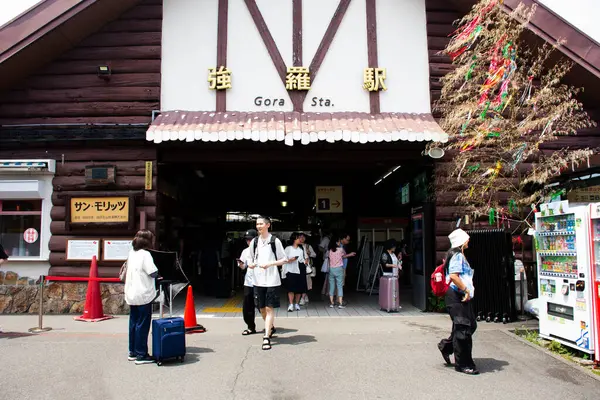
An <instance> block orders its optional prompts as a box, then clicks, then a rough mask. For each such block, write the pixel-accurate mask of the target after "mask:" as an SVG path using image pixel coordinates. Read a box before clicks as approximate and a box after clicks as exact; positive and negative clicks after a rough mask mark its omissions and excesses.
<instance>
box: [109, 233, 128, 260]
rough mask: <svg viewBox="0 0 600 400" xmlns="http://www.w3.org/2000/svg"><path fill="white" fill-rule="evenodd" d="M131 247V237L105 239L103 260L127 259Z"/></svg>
mask: <svg viewBox="0 0 600 400" xmlns="http://www.w3.org/2000/svg"><path fill="white" fill-rule="evenodd" d="M131 249H132V247H131V239H123V238H121V239H103V240H102V261H126V260H127V257H128V256H129V252H130V251H131Z"/></svg>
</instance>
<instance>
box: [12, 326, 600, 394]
mask: <svg viewBox="0 0 600 400" xmlns="http://www.w3.org/2000/svg"><path fill="white" fill-rule="evenodd" d="M44 321H45V322H44V325H45V326H52V327H53V328H54V330H53V331H52V332H50V333H46V334H40V335H27V334H25V333H24V332H26V331H27V328H30V327H32V326H36V325H37V319H36V318H35V317H33V316H6V315H5V316H0V323H1V325H2V327H3V330H4V332H5V333H4V334H0V355H1V357H2V362H1V363H0V371H1V372H0V383H1V385H0V399H7V400H8V399H11V400H12V399H60V400H69V399H78V400H83V399H102V400H107V399H128V400H135V399H157V398H178V399H202V398H206V399H211V400H213V399H214V400H217V399H245V400H246V399H289V400H300V399H379V398H381V399H442V398H451V397H464V398H470V399H477V398H482V397H484V398H486V399H529V398H544V399H563V398H571V399H597V398H598V396H599V395H598V393H600V382H599V381H597V380H595V379H593V378H590V377H589V376H588V375H586V374H584V373H582V372H580V371H579V370H577V369H575V368H572V367H570V366H568V365H565V364H564V363H562V362H560V361H558V360H556V359H554V358H552V357H550V356H548V355H547V354H545V353H543V352H542V351H539V350H537V349H535V348H532V347H530V346H528V345H526V344H523V343H522V342H520V341H518V340H516V339H514V338H513V337H511V336H510V334H508V333H506V332H505V331H506V329H508V328H513V329H514V328H515V327H517V325H516V324H513V325H512V326H511V325H499V324H485V323H483V324H481V326H480V329H479V330H478V332H477V333H476V335H475V344H474V346H475V349H474V358H475V361H476V362H477V364H478V366H479V368H480V369H481V372H482V374H481V375H480V376H475V377H472V376H465V375H461V374H458V373H456V372H454V370H453V369H452V368H448V367H446V366H444V365H443V361H442V358H441V356H440V354H439V352H438V351H437V348H436V346H435V345H436V343H437V342H438V341H439V339H440V338H441V337H444V336H446V335H447V334H448V329H449V328H450V324H449V320H448V319H447V317H445V316H438V315H432V316H421V317H401V318H383V317H365V318H360V317H355V318H319V319H310V318H297V319H286V320H281V321H280V322H281V324H278V330H280V331H281V333H279V332H278V335H277V336H278V337H277V338H274V339H273V349H272V350H270V351H262V350H261V348H260V345H261V336H262V335H260V334H257V335H253V336H249V337H242V336H241V335H240V333H241V331H242V329H243V328H244V326H243V323H242V321H241V320H233V319H205V320H200V321H199V322H200V323H202V324H203V325H205V326H206V327H207V328H208V332H207V333H204V334H196V335H190V336H187V346H188V355H187V356H186V361H185V363H183V364H179V363H177V362H176V363H173V364H165V365H164V366H162V367H158V366H156V365H142V366H136V365H134V364H133V363H131V362H128V361H127V358H126V356H127V317H118V318H115V319H113V320H109V321H104V322H101V323H96V324H89V323H82V322H75V321H73V320H72V317H70V316H48V317H46V318H45V319H44ZM259 326H260V327H262V323H259Z"/></svg>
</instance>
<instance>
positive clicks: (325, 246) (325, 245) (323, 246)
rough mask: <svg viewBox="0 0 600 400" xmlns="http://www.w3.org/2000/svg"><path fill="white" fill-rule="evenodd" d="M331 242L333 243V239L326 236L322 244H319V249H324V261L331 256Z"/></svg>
mask: <svg viewBox="0 0 600 400" xmlns="http://www.w3.org/2000/svg"><path fill="white" fill-rule="evenodd" d="M329 242H331V239H329V236H325V237H324V238H323V239H321V243H319V247H320V248H321V249H324V250H323V260H327V257H328V254H329Z"/></svg>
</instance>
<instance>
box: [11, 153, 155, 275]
mask: <svg viewBox="0 0 600 400" xmlns="http://www.w3.org/2000/svg"><path fill="white" fill-rule="evenodd" d="M63 155H64V162H63ZM42 158H45V159H48V158H53V159H55V160H56V174H55V176H54V179H53V181H52V186H53V194H52V209H51V212H50V218H51V222H50V232H51V237H50V242H49V245H48V246H49V248H50V258H49V263H50V271H49V274H50V275H56V276H87V275H88V273H89V262H72V261H67V260H66V247H67V240H69V239H85V238H98V239H102V238H129V237H133V234H134V233H135V232H134V231H130V230H128V229H126V228H90V227H87V228H79V229H78V228H73V229H72V230H70V231H69V230H68V226H67V221H66V205H67V204H66V202H67V200H66V196H79V197H94V196H102V195H107V194H110V195H111V196H112V195H114V196H128V195H133V196H135V227H136V230H137V229H139V228H140V222H141V221H140V215H141V213H142V212H144V213H145V216H146V228H147V229H149V230H150V231H152V232H154V233H156V204H157V190H156V185H157V162H156V159H157V156H156V150H155V149H154V148H152V147H144V146H143V145H141V146H135V145H133V144H132V145H131V146H111V147H108V146H97V147H96V148H90V147H89V146H87V147H86V148H79V147H75V148H73V147H68V148H50V149H48V150H47V149H46V148H45V149H40V150H37V149H28V150H27V149H14V150H0V159H42ZM146 161H152V162H153V163H152V167H153V171H152V175H153V177H152V190H148V191H146V190H144V189H145V162H146ZM93 165H114V166H116V184H115V185H113V186H103V187H97V186H95V187H89V186H86V183H85V177H84V176H85V168H86V166H93ZM121 264H122V263H121V262H103V261H100V262H99V264H98V267H99V268H98V273H99V275H100V276H101V277H116V276H118V272H119V268H120V266H121Z"/></svg>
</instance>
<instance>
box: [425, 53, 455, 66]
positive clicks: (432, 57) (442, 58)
mask: <svg viewBox="0 0 600 400" xmlns="http://www.w3.org/2000/svg"><path fill="white" fill-rule="evenodd" d="M428 53H429V62H430V63H434V64H452V59H451V58H450V56H448V55H446V54H443V53H440V51H439V50H429V51H428Z"/></svg>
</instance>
